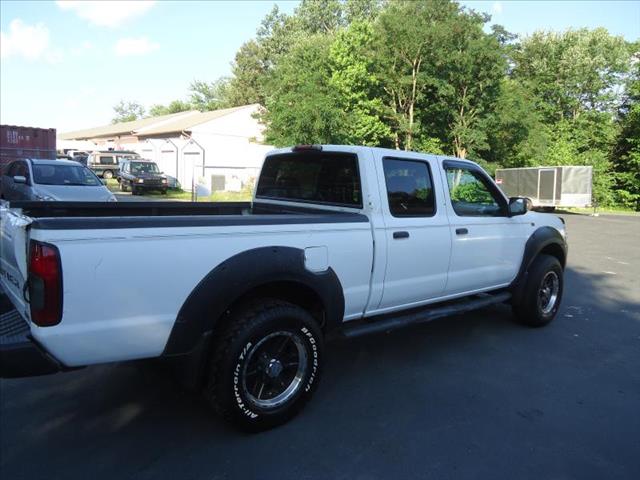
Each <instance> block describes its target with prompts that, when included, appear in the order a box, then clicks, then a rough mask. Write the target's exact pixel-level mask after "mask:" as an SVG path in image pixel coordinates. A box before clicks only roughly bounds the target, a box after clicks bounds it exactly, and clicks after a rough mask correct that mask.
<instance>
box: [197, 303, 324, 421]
mask: <svg viewBox="0 0 640 480" xmlns="http://www.w3.org/2000/svg"><path fill="white" fill-rule="evenodd" d="M322 360H323V340H322V333H321V331H320V329H319V328H318V325H317V323H316V321H315V319H314V318H313V317H312V316H311V315H310V314H309V313H308V312H307V311H305V310H303V309H302V308H300V307H298V306H296V305H292V304H290V303H287V302H283V301H279V300H263V301H260V302H259V303H255V304H253V305H252V306H250V307H248V308H246V309H244V310H243V311H241V312H239V313H238V314H237V315H235V316H234V317H233V318H232V319H231V321H230V323H229V326H228V328H227V329H226V331H225V332H221V335H220V337H219V338H218V340H217V342H216V344H215V345H214V348H213V354H212V356H211V363H210V369H209V378H208V382H207V387H206V389H205V395H206V397H207V399H208V400H209V402H210V403H211V404H212V406H213V407H214V409H215V410H216V411H217V412H218V413H219V414H221V415H222V416H223V417H224V418H225V419H227V420H229V421H231V422H232V423H234V424H235V425H236V426H238V427H240V428H241V429H243V430H248V431H260V430H266V429H269V428H273V427H275V426H277V425H281V424H282V423H285V422H286V421H287V420H289V419H290V418H292V417H293V416H294V415H295V414H296V413H298V412H299V411H300V410H301V409H302V407H303V406H304V405H305V404H306V403H307V401H309V399H310V398H311V396H312V394H313V392H314V390H315V388H316V386H317V384H318V380H319V378H320V370H321V367H322Z"/></svg>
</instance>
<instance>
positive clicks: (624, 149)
mask: <svg viewBox="0 0 640 480" xmlns="http://www.w3.org/2000/svg"><path fill="white" fill-rule="evenodd" d="M630 51H631V52H632V56H633V58H634V64H633V67H632V72H631V75H630V76H629V78H628V79H627V85H626V95H625V98H624V101H623V102H622V104H621V105H620V109H619V119H620V125H621V128H620V134H619V136H618V139H617V141H616V145H615V148H614V151H613V162H614V169H615V172H616V173H615V180H616V187H617V190H616V192H615V195H616V200H617V203H619V204H621V205H623V206H625V207H628V208H633V209H634V210H637V211H640V41H637V42H635V44H631V45H630Z"/></svg>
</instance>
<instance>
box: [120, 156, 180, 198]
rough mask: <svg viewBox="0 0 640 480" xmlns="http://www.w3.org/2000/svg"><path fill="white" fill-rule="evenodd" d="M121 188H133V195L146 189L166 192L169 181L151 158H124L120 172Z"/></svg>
mask: <svg viewBox="0 0 640 480" xmlns="http://www.w3.org/2000/svg"><path fill="white" fill-rule="evenodd" d="M118 180H119V181H120V190H122V191H123V192H127V191H129V190H131V194H132V195H138V194H139V193H142V192H143V191H145V190H159V191H160V193H162V194H166V193H167V188H168V181H167V177H166V175H163V173H162V172H161V171H160V169H159V168H158V165H156V163H155V162H152V161H150V160H139V159H134V160H123V161H122V164H121V165H120V171H119V172H118Z"/></svg>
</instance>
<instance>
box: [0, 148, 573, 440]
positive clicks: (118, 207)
mask: <svg viewBox="0 0 640 480" xmlns="http://www.w3.org/2000/svg"><path fill="white" fill-rule="evenodd" d="M528 210H529V209H528V202H527V200H526V199H523V198H512V199H508V198H506V197H505V196H504V195H503V194H502V193H501V191H500V189H499V188H497V187H496V185H495V184H494V183H493V181H492V180H491V178H490V177H489V176H488V175H487V174H486V173H485V172H484V171H483V170H482V169H481V168H480V167H478V165H476V164H475V163H473V162H470V161H466V160H461V159H457V158H449V157H442V156H436V155H426V154H421V153H414V152H404V151H396V150H386V149H379V148H369V147H354V146H333V145H324V146H317V145H306V146H304V145H303V146H298V147H293V148H287V149H281V150H275V151H273V152H271V153H269V154H268V155H267V157H266V159H265V162H264V165H263V168H262V171H261V174H260V177H259V179H258V181H257V185H256V189H255V193H254V198H253V201H252V202H246V203H181V202H175V203H169V202H148V203H124V202H121V203H62V202H11V203H10V204H9V203H6V202H5V203H4V204H3V206H2V211H1V215H2V264H1V267H2V270H1V278H2V286H3V289H4V290H5V292H6V294H7V296H8V297H9V299H10V300H11V302H12V303H13V305H14V306H15V308H16V311H17V314H13V315H4V316H3V319H4V320H3V324H2V325H0V332H1V335H0V340H1V341H0V345H1V346H0V354H1V358H0V360H1V367H0V370H1V372H0V373H1V375H2V376H3V377H18V376H28V375H41V374H46V373H53V372H57V371H64V370H69V369H73V368H76V367H82V366H87V365H92V364H98V363H105V362H120V361H124V360H133V359H142V358H155V357H162V358H166V359H167V360H170V361H171V362H172V363H175V364H176V365H177V366H179V367H180V370H179V371H180V372H182V376H183V378H185V379H188V383H189V384H191V385H193V386H199V387H200V388H201V389H202V390H203V391H204V393H205V395H206V397H207V398H208V399H209V401H210V402H211V404H212V405H213V407H214V408H215V409H216V410H217V411H218V412H219V413H221V414H222V415H223V416H224V417H226V418H228V419H230V420H232V421H233V422H235V423H236V424H237V425H238V426H240V427H244V428H246V429H250V430H260V429H265V428H270V427H273V426H275V425H278V424H281V423H283V422H285V421H286V420H288V419H289V418H291V417H292V416H293V415H294V414H295V413H296V412H297V411H299V410H300V408H301V407H302V406H303V405H304V404H305V402H306V401H307V400H308V399H309V398H310V397H311V395H312V393H313V391H314V390H315V388H316V386H317V384H318V380H319V376H320V372H321V370H322V366H323V363H324V356H323V355H324V351H323V343H324V338H326V337H327V336H328V335H331V336H332V337H333V336H341V337H353V336H357V335H362V334H367V333H372V332H384V331H389V330H393V329H395V328H399V327H402V326H406V325H413V324H418V323H422V322H426V321H429V320H432V319H434V318H438V317H442V316H446V315H451V314H457V313H460V312H464V311H468V310H471V309H474V308H479V307H484V306H487V305H489V304H492V303H498V302H501V303H511V305H512V306H513V310H514V315H515V317H516V318H517V319H518V320H519V321H520V322H522V323H524V324H527V325H531V326H541V325H545V324H547V323H548V322H550V321H551V320H552V319H553V318H554V316H555V315H556V312H557V311H558V307H559V304H560V300H561V297H562V289H563V269H564V265H565V262H566V256H567V244H566V232H565V227H564V223H563V221H562V220H561V219H560V218H558V217H556V216H554V215H550V214H540V213H534V212H530V211H528ZM390 341H392V340H390Z"/></svg>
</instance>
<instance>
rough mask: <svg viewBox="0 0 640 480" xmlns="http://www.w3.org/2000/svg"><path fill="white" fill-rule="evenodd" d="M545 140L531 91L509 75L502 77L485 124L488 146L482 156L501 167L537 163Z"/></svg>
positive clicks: (544, 146) (538, 163) (540, 161)
mask: <svg viewBox="0 0 640 480" xmlns="http://www.w3.org/2000/svg"><path fill="white" fill-rule="evenodd" d="M547 142H548V137H547V132H546V130H545V128H544V125H543V124H542V122H541V120H540V115H539V113H538V111H537V110H536V108H535V101H534V100H533V96H532V94H531V93H530V92H528V91H527V89H526V88H525V87H524V86H523V85H521V84H519V83H517V82H515V81H514V80H512V79H511V78H508V77H506V78H504V79H503V80H502V82H501V85H500V94H499V95H498V97H497V98H496V100H495V103H494V105H493V113H492V115H490V117H489V120H488V123H487V143H488V147H489V148H488V150H485V151H483V152H482V157H483V158H485V159H486V160H488V161H490V162H495V163H496V164H500V165H502V166H504V167H531V166H534V165H540V164H541V163H542V162H543V160H544V156H545V152H546V148H547Z"/></svg>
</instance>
